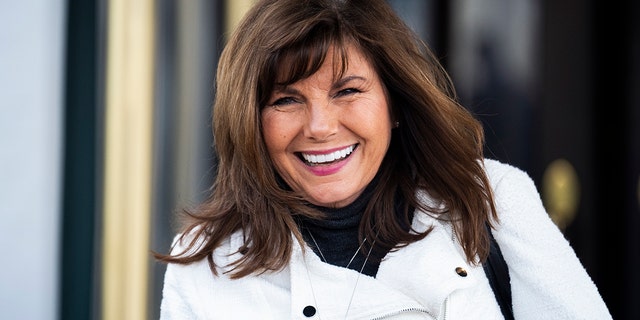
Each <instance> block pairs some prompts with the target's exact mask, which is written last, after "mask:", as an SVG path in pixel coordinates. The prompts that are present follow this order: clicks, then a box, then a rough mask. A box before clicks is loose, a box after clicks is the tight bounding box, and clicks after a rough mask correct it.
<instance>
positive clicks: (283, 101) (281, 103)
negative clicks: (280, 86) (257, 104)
mask: <svg viewBox="0 0 640 320" xmlns="http://www.w3.org/2000/svg"><path fill="white" fill-rule="evenodd" d="M295 102H296V100H295V99H294V98H292V97H283V98H279V99H276V101H274V102H273V103H272V104H271V105H272V106H284V105H288V104H292V103H295Z"/></svg>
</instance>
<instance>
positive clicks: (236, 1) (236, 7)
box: [225, 0, 255, 36]
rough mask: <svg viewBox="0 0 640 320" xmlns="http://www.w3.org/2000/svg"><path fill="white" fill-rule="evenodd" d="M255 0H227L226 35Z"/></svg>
mask: <svg viewBox="0 0 640 320" xmlns="http://www.w3.org/2000/svg"><path fill="white" fill-rule="evenodd" d="M254 3H255V0H227V2H226V3H225V8H226V11H225V16H226V19H225V35H227V36H228V35H230V34H231V32H233V30H234V29H235V28H236V26H237V25H238V23H239V22H240V20H241V19H242V17H243V16H244V15H245V13H247V11H249V8H251V6H252V5H253V4H254Z"/></svg>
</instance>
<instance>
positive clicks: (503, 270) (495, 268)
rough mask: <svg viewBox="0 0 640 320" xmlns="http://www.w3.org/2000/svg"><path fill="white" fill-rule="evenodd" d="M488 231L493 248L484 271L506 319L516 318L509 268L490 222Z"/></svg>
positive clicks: (484, 265) (512, 319)
mask: <svg viewBox="0 0 640 320" xmlns="http://www.w3.org/2000/svg"><path fill="white" fill-rule="evenodd" d="M487 232H489V239H490V240H491V248H490V251H489V257H488V258H487V261H486V262H485V263H484V264H483V265H482V266H483V268H484V273H485V274H486V275H487V278H489V284H491V289H493V294H494V295H495V296H496V300H497V301H498V305H500V310H501V311H502V314H503V315H504V318H505V320H514V317H513V305H512V303H511V280H510V278H509V268H508V267H507V263H506V262H505V261H504V257H503V256H502V251H501V250H500V246H498V243H497V242H496V239H495V238H494V237H493V233H492V232H491V227H490V226H489V224H487Z"/></svg>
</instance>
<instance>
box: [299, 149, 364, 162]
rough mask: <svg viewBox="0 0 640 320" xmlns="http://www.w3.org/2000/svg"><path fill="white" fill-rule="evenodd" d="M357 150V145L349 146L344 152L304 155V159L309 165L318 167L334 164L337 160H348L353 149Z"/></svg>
mask: <svg viewBox="0 0 640 320" xmlns="http://www.w3.org/2000/svg"><path fill="white" fill-rule="evenodd" d="M354 148H355V145H351V146H348V147H346V148H344V149H342V150H338V151H335V152H332V153H327V154H306V153H302V158H303V159H304V160H305V161H306V162H308V163H309V164H312V165H317V164H323V163H329V162H333V161H336V160H341V159H344V158H346V157H347V156H348V155H350V154H351V152H353V149H354Z"/></svg>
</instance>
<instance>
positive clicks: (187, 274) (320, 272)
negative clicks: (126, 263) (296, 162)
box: [160, 159, 611, 320]
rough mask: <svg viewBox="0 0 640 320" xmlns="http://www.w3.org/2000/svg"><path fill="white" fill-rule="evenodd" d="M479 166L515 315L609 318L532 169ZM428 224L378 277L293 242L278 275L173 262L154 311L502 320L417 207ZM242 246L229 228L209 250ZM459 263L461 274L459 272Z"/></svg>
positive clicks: (474, 269) (484, 284)
mask: <svg viewBox="0 0 640 320" xmlns="http://www.w3.org/2000/svg"><path fill="white" fill-rule="evenodd" d="M485 166H486V170H487V173H488V176H489V179H490V181H491V184H492V186H493V189H494V195H495V199H496V205H497V210H498V214H499V217H500V222H501V224H500V226H499V227H498V229H497V230H494V235H495V238H496V241H497V242H498V244H499V245H500V248H501V250H502V253H503V255H504V258H505V260H506V262H507V264H508V266H509V274H510V277H511V290H512V299H513V311H514V315H515V318H516V319H517V320H525V319H535V320H539V319H545V320H548V319H594V320H603V319H611V315H610V313H609V311H608V309H607V307H606V305H605V303H604V302H603V300H602V298H601V297H600V295H599V293H598V290H597V288H596V286H595V285H594V283H593V282H592V280H591V278H590V277H589V275H588V274H587V272H586V270H585V269H584V267H583V266H582V265H581V263H580V261H579V260H578V258H577V257H576V255H575V253H574V251H573V249H572V248H571V247H570V245H569V243H568V242H567V240H566V239H565V238H564V236H563V234H562V233H561V232H560V230H559V229H558V228H557V227H556V225H555V224H553V222H552V221H551V220H550V218H549V216H548V215H547V213H546V211H545V209H544V208H543V206H542V202H541V200H540V197H539V195H538V192H537V189H536V187H535V185H534V183H533V181H532V180H531V179H530V178H529V176H528V175H527V174H526V173H524V172H523V171H521V170H519V169H517V168H514V167H512V166H509V165H506V164H502V163H499V162H497V161H495V160H489V159H487V160H485ZM423 200H424V201H431V199H429V198H428V197H424V199H423ZM432 225H433V226H434V229H433V231H432V232H431V233H430V234H429V235H428V236H427V237H426V238H425V239H423V240H421V241H419V242H415V243H412V244H411V245H409V246H407V247H404V248H401V249H399V250H398V251H395V252H391V253H389V254H388V255H387V256H386V257H385V259H384V260H383V261H382V262H381V264H380V268H379V270H378V273H377V275H376V278H372V277H369V276H366V275H363V274H359V273H358V272H356V271H353V270H351V269H346V268H342V267H337V266H333V265H330V264H326V263H323V262H322V261H321V260H320V259H319V258H318V257H317V256H316V255H315V254H314V253H313V251H312V250H311V249H310V248H307V249H308V250H306V252H307V254H306V255H303V254H302V250H301V248H300V247H299V246H298V244H297V242H295V241H294V243H295V244H294V247H293V254H292V257H291V261H290V263H289V265H288V267H286V268H285V269H284V270H282V271H280V272H277V273H268V274H263V275H258V276H248V277H244V278H241V279H238V280H231V279H229V278H228V277H227V276H226V275H225V274H224V273H220V274H219V276H217V277H214V276H213V275H212V273H211V271H210V270H209V266H208V263H207V262H206V260H204V261H200V262H197V263H193V264H191V265H187V266H184V265H174V264H171V265H169V266H168V267H167V271H166V273H165V282H164V289H163V298H162V304H161V315H160V318H161V319H162V320H178V319H180V320H184V319H277V320H281V319H325V320H326V319H345V318H348V319H465V320H469V319H503V317H502V314H501V313H500V308H499V307H498V304H497V302H496V300H495V297H494V295H493V291H492V290H491V287H490V285H489V282H488V280H487V277H486V276H485V274H484V271H483V269H482V266H471V265H469V264H468V263H467V262H466V260H465V256H464V253H463V251H462V249H461V247H460V245H459V244H458V243H457V242H456V241H455V238H454V236H453V234H452V229H451V226H450V225H449V224H448V223H446V222H442V221H438V220H435V219H433V218H431V217H429V216H427V215H426V214H421V213H417V214H416V215H415V217H414V221H413V227H414V228H415V229H416V230H419V231H422V230H425V229H426V228H428V227H429V226H432ZM241 244H242V238H241V236H240V235H239V234H236V235H235V236H232V237H231V238H230V239H229V240H228V242H226V243H224V245H223V246H222V247H221V248H219V249H218V250H217V251H216V252H215V261H216V262H218V264H219V265H224V264H225V263H226V262H229V261H233V260H234V259H236V258H237V256H234V255H231V256H228V255H229V254H231V253H233V252H235V251H237V249H238V248H239V247H240V246H241ZM178 249H180V248H178ZM457 267H462V268H464V269H466V271H467V276H466V277H463V276H460V275H458V273H457V272H456V268H457ZM225 270H228V269H224V268H223V269H222V270H221V271H222V272H224V271H225ZM352 296H353V297H352ZM350 301H351V303H350ZM308 306H312V307H313V308H314V309H315V311H316V312H315V314H314V315H313V316H311V317H307V316H305V315H304V314H303V310H304V309H305V307H308ZM347 309H348V310H347Z"/></svg>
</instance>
